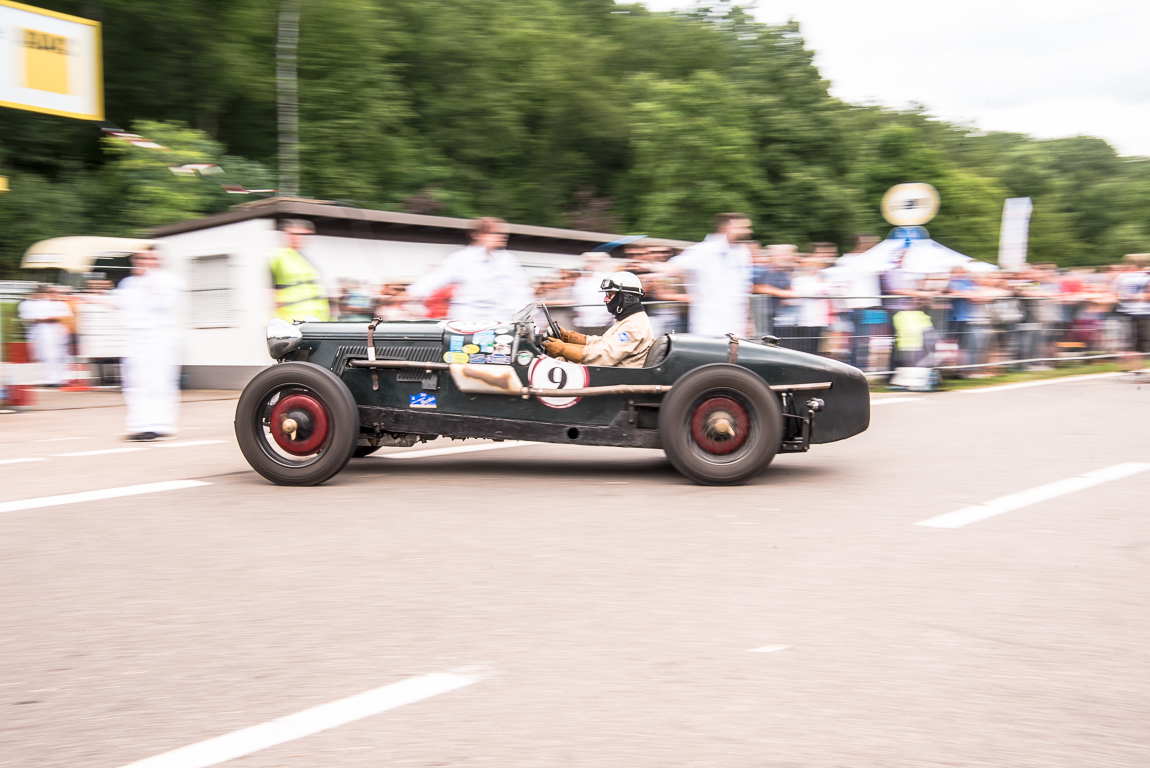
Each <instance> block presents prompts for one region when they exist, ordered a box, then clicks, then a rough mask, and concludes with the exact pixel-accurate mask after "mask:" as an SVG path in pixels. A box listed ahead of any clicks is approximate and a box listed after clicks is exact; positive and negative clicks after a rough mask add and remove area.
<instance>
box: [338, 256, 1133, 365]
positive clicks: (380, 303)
mask: <svg viewBox="0 0 1150 768" xmlns="http://www.w3.org/2000/svg"><path fill="white" fill-rule="evenodd" d="M877 243H878V239H877V238H874V237H868V236H859V237H858V238H857V239H856V244H855V248H854V249H853V250H852V251H851V252H850V253H848V254H845V255H841V256H840V254H839V253H838V250H837V248H836V247H835V246H834V245H833V244H830V243H812V244H810V246H809V247H808V248H807V249H806V250H805V251H800V250H799V248H797V247H796V246H794V245H768V246H765V247H764V246H760V245H759V244H758V243H756V242H753V241H745V242H744V243H743V244H744V245H746V246H747V248H748V250H749V251H750V254H751V259H752V264H753V267H752V278H751V289H750V290H751V295H750V297H749V299H750V301H749V304H750V318H749V322H748V323H747V327H746V328H745V329H744V328H732V331H733V332H736V333H738V334H739V335H751V334H753V335H754V336H756V337H761V336H768V335H769V336H776V337H778V339H779V343H780V344H781V345H782V346H784V347H789V348H792V349H797V350H800V351H804V352H810V353H814V354H820V355H825V356H828V357H832V358H836V359H839V360H842V361H844V362H848V363H850V364H852V365H855V366H858V367H860V368H863V369H864V370H867V371H871V372H881V371H889V370H892V369H893V368H895V367H900V366H911V365H916V366H924V367H949V368H954V369H955V370H956V371H963V373H961V374H960V375H966V376H971V377H978V376H981V375H989V374H985V373H984V372H983V371H982V370H981V369H987V370H990V369H993V368H994V367H996V366H997V365H998V364H1000V363H1001V364H1005V363H1011V364H1012V365H1014V366H1018V367H1026V368H1028V369H1044V368H1046V367H1048V366H1049V364H1050V363H1051V362H1053V361H1054V360H1056V359H1058V358H1062V357H1074V356H1086V355H1102V354H1116V353H1120V352H1123V351H1131V350H1136V351H1139V352H1143V353H1150V295H1148V293H1147V292H1148V290H1150V287H1148V283H1150V254H1141V255H1132V256H1128V257H1127V258H1126V259H1124V260H1123V261H1122V262H1120V263H1118V264H1112V265H1108V266H1104V267H1079V268H1071V269H1060V268H1059V267H1057V266H1055V265H1053V264H1028V265H1024V266H1023V267H1022V268H1021V269H1018V270H1013V271H1007V270H996V269H993V268H990V269H987V268H986V267H989V266H990V265H987V264H985V263H984V262H974V261H972V262H969V263H968V264H969V266H954V267H952V268H950V269H949V270H947V271H943V272H941V273H934V274H923V273H915V272H910V271H907V270H905V269H903V268H902V267H900V266H899V265H898V264H897V259H896V260H895V263H894V265H893V266H890V267H889V268H887V269H885V270H874V269H871V268H862V267H856V266H854V265H853V264H852V260H854V259H857V258H858V257H859V256H861V255H862V254H864V253H865V252H866V251H867V250H868V249H869V248H870V247H873V246H874V245H876V244H877ZM618 251H619V252H618V253H617V254H616V255H615V256H614V257H612V256H611V255H609V254H607V253H601V252H596V253H587V254H584V259H585V261H584V264H583V268H582V269H581V270H580V269H562V270H557V271H555V272H554V273H552V274H550V275H546V276H545V277H543V278H542V279H540V280H537V281H536V282H535V283H534V285H533V288H534V294H535V298H536V299H537V300H541V301H545V302H547V304H548V306H549V307H550V308H552V311H553V312H555V313H556V315H557V316H558V317H560V318H562V321H561V322H569V323H570V326H571V327H574V328H576V329H578V330H579V331H580V332H584V333H598V332H600V331H602V329H603V328H605V327H606V326H608V325H610V317H609V316H608V315H607V313H606V312H605V311H604V310H603V308H602V298H601V295H600V294H598V293H597V292H596V291H597V289H598V287H599V283H600V281H601V279H602V278H603V277H604V276H606V275H608V274H611V273H613V272H617V271H620V270H626V271H629V272H633V273H634V274H636V275H639V276H640V277H641V279H642V280H643V285H644V288H645V290H646V297H645V300H644V304H645V305H646V306H647V312H648V314H649V316H650V318H651V323H652V326H653V330H654V332H655V334H656V335H659V334H663V333H669V332H677V333H686V332H688V331H689V330H691V328H690V325H689V315H690V310H689V307H690V304H691V302H692V301H693V300H695V299H694V297H693V296H692V295H691V283H690V279H689V278H688V277H687V276H685V275H683V274H677V273H676V272H675V271H674V270H671V269H668V262H671V260H672V259H674V258H675V257H676V256H678V255H679V254H678V252H677V250H676V249H673V248H670V247H667V246H661V245H656V246H648V245H642V244H630V245H626V246H623V247H621V248H619V249H618ZM704 268H705V267H704ZM728 298H729V299H730V300H731V301H732V302H736V301H737V300H738V298H739V297H735V296H732V297H728ZM449 304H450V286H446V288H445V290H443V291H440V292H439V293H437V294H433V295H431V296H429V297H427V298H425V299H423V300H416V299H413V298H412V296H411V295H410V294H409V293H407V292H406V291H405V286H404V285H400V284H386V285H383V286H380V287H379V289H378V290H376V291H370V290H368V289H366V288H365V287H363V286H361V285H359V284H354V283H348V284H345V285H344V286H343V291H342V293H341V295H340V296H339V297H338V298H336V299H334V300H333V305H334V307H335V310H334V314H335V316H338V317H340V318H341V319H345V320H350V321H359V320H363V319H364V318H366V317H368V316H369V312H370V313H371V314H372V315H374V316H376V317H381V318H383V319H384V320H403V319H416V318H443V317H447V316H448V308H449Z"/></svg>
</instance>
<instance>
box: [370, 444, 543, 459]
mask: <svg viewBox="0 0 1150 768" xmlns="http://www.w3.org/2000/svg"><path fill="white" fill-rule="evenodd" d="M524 445H537V443H535V442H534V441H531V440H505V441H503V442H502V443H484V444H483V445H457V446H455V447H454V448H428V449H427V450H423V451H404V452H403V453H384V454H376V455H375V456H374V457H373V458H379V459H423V458H427V457H430V456H450V455H452V454H456V453H471V452H472V451H494V450H497V449H499V448H519V447H520V446H524Z"/></svg>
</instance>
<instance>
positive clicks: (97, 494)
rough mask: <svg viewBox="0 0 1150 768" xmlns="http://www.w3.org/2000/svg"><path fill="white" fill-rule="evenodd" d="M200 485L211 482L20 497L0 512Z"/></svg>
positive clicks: (3, 505)
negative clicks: (35, 497) (33, 497)
mask: <svg viewBox="0 0 1150 768" xmlns="http://www.w3.org/2000/svg"><path fill="white" fill-rule="evenodd" d="M201 485H211V483H205V482H204V481H202V480H167V481H165V482H162V483H146V484H144V485H125V486H121V487H120V488H104V489H102V490H99V491H82V492H80V493H66V494H64V495H62V496H41V497H40V498H38V499H22V500H21V501H6V502H3V503H0V512H15V511H17V510H21V509H39V508H40V507H57V506H60V505H61V504H78V503H80V502H84V501H101V500H103V499H116V498H119V497H121V496H139V495H140V494H143V493H160V492H161V491H178V490H181V489H183V488H197V487H199V486H201Z"/></svg>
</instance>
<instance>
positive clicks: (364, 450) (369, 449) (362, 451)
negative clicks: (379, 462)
mask: <svg viewBox="0 0 1150 768" xmlns="http://www.w3.org/2000/svg"><path fill="white" fill-rule="evenodd" d="M382 447H383V446H380V445H357V446H356V447H355V451H354V452H353V453H352V454H351V457H352V458H353V459H362V458H363V457H364V456H370V455H371V454H373V453H375V452H376V451H378V450H379V449H380V448H382Z"/></svg>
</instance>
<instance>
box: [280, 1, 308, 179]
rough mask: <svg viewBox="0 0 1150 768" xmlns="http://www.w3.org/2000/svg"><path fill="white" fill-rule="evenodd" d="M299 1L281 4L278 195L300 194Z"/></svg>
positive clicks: (282, 2)
mask: <svg viewBox="0 0 1150 768" xmlns="http://www.w3.org/2000/svg"><path fill="white" fill-rule="evenodd" d="M301 2H302V0H282V1H281V3H280V20H279V38H278V42H277V43H276V104H277V107H278V112H279V125H278V133H279V171H280V183H279V192H278V194H279V195H282V196H284V197H298V196H299V84H298V81H297V78H296V49H297V48H298V47H299V14H300V3H301Z"/></svg>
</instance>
